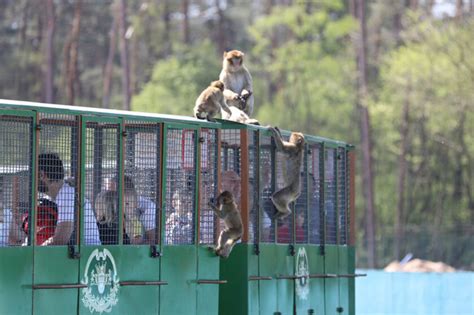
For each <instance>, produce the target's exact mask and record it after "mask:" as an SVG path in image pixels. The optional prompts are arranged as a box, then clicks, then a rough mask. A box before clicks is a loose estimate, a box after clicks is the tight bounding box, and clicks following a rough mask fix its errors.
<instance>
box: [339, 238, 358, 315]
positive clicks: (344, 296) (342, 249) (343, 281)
mask: <svg viewBox="0 0 474 315" xmlns="http://www.w3.org/2000/svg"><path fill="white" fill-rule="evenodd" d="M338 274H341V275H348V274H354V272H349V248H348V247H347V246H339V271H338ZM338 280H339V306H340V307H341V312H340V313H341V314H349V278H345V277H340V278H338Z"/></svg>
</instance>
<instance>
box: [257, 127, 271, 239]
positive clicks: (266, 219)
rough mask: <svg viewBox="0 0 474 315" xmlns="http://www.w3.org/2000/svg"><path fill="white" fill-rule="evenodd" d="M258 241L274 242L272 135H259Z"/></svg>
mask: <svg viewBox="0 0 474 315" xmlns="http://www.w3.org/2000/svg"><path fill="white" fill-rule="evenodd" d="M259 154H260V174H261V176H260V177H261V187H262V188H261V190H260V202H261V205H260V208H261V209H262V211H260V231H261V234H260V241H261V242H262V243H274V242H275V220H273V219H272V218H271V217H272V216H273V215H274V212H275V206H274V205H273V202H272V200H271V199H270V197H271V196H272V195H273V192H274V187H275V177H274V176H275V144H274V141H273V138H272V136H267V135H262V136H261V137H260V153H259Z"/></svg>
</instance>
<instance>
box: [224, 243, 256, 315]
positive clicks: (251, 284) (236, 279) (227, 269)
mask: <svg viewBox="0 0 474 315" xmlns="http://www.w3.org/2000/svg"><path fill="white" fill-rule="evenodd" d="M249 276H258V256H257V255H255V254H253V246H252V245H249V244H243V243H239V244H236V245H235V246H234V248H233V249H232V253H231V255H230V256H229V258H227V259H220V278H221V279H222V280H227V284H224V285H221V286H220V287H219V314H228V315H246V314H258V281H255V280H250V281H249Z"/></svg>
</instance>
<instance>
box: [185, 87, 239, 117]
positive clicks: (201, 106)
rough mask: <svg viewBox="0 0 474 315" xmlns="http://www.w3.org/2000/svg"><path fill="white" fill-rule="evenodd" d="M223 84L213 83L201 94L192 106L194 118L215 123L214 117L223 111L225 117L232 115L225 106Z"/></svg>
mask: <svg viewBox="0 0 474 315" xmlns="http://www.w3.org/2000/svg"><path fill="white" fill-rule="evenodd" d="M223 91H224V83H223V82H222V81H213V82H211V84H210V85H209V86H208V87H207V88H206V89H205V90H204V91H202V92H201V94H200V95H199V97H198V98H197V99H196V103H195V105H194V117H196V118H198V119H207V120H208V121H215V119H214V117H215V116H216V115H217V114H218V113H220V112H221V109H222V110H224V111H225V112H226V113H227V115H229V116H230V115H232V112H231V111H230V109H229V107H228V106H227V104H226V102H225V99H224V95H223Z"/></svg>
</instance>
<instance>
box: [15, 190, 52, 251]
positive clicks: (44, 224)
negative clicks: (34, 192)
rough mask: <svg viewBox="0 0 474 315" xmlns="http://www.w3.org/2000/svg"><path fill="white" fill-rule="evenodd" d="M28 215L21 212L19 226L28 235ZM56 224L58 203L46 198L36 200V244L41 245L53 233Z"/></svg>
mask: <svg viewBox="0 0 474 315" xmlns="http://www.w3.org/2000/svg"><path fill="white" fill-rule="evenodd" d="M30 221H31V220H30V216H29V214H28V213H25V214H23V216H22V220H21V228H22V230H23V232H24V233H25V234H26V235H27V236H28V235H29V230H30V226H29V225H30ZM57 224H58V205H57V204H56V203H55V202H54V201H52V200H49V199H47V198H41V199H39V200H38V206H37V208H36V245H43V244H44V243H45V242H46V241H47V240H48V239H49V238H51V237H52V236H53V235H54V232H55V231H56V226H57Z"/></svg>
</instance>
